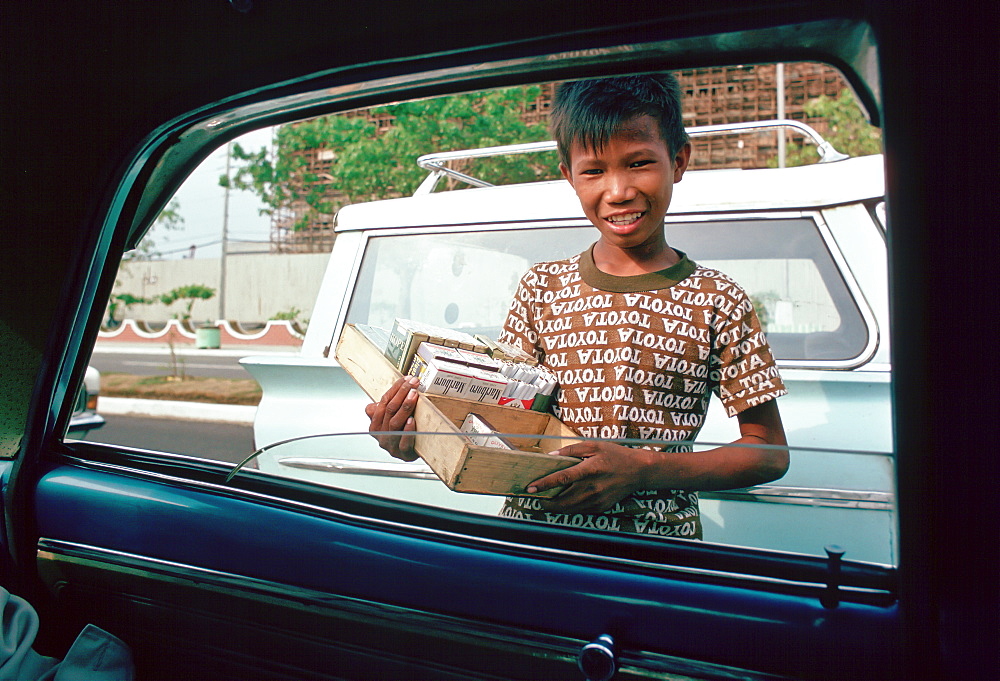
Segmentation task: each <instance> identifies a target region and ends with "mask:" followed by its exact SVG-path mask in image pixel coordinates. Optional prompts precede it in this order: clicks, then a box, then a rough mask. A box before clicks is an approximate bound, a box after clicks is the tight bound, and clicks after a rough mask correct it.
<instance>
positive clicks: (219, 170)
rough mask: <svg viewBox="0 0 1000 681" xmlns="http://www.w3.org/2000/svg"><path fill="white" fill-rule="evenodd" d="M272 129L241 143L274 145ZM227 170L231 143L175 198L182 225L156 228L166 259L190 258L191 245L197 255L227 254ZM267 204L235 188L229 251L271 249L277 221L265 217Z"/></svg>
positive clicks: (231, 196)
mask: <svg viewBox="0 0 1000 681" xmlns="http://www.w3.org/2000/svg"><path fill="white" fill-rule="evenodd" d="M271 130H272V129H271V128H265V129H263V130H255V131H254V132H251V133H247V134H246V135H243V136H242V137H239V138H237V139H236V140H235V141H236V142H238V143H239V144H240V146H242V147H243V148H244V149H248V150H257V149H259V148H261V147H266V146H269V145H270V141H271ZM225 172H226V147H224V146H223V147H222V148H220V149H217V150H216V151H215V152H214V153H213V154H212V155H211V156H209V157H208V158H207V159H205V160H204V161H203V162H202V163H201V165H199V166H198V168H196V169H195V171H194V172H193V173H191V176H190V177H188V179H187V180H185V181H184V184H183V185H181V188H180V189H178V190H177V193H176V194H175V195H174V197H175V198H176V199H177V202H178V204H179V211H178V212H179V213H180V215H181V217H182V218H184V223H183V225H182V226H181V228H180V229H176V230H166V229H164V228H163V227H161V226H159V225H156V226H154V227H153V228H152V229H151V230H150V232H149V235H148V236H147V237H146V238H147V239H149V238H151V239H152V240H153V243H154V249H155V250H156V251H157V252H159V253H160V254H161V257H162V258H164V259H176V258H186V257H189V254H190V247H191V245H192V244H193V245H194V246H196V248H195V258H218V257H219V256H220V255H221V253H222V246H221V242H222V231H223V230H222V228H223V222H224V219H223V216H224V215H225V212H226V211H225V202H226V190H225V189H223V188H222V187H220V186H219V176H220V175H223V174H225ZM261 207H262V204H261V203H260V201H259V200H258V199H257V197H256V196H255V195H254V194H253V193H251V192H246V191H239V190H231V191H230V192H229V225H228V238H229V241H230V243H231V246H230V247H229V249H228V250H229V251H230V252H231V251H233V250H235V249H237V248H239V249H240V250H246V249H252V250H257V249H260V250H261V251H264V252H266V251H267V250H268V241H269V239H270V236H271V219H270V217H268V216H267V215H263V216H262V215H260V214H259V211H260V208H261Z"/></svg>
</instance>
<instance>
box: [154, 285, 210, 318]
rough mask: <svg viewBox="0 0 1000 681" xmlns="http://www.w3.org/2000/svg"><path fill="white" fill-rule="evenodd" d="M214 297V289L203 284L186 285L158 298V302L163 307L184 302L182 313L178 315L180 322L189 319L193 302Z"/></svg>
mask: <svg viewBox="0 0 1000 681" xmlns="http://www.w3.org/2000/svg"><path fill="white" fill-rule="evenodd" d="M213 296H215V289H214V288H212V287H210V286H205V285H203V284H188V285H186V286H178V287H177V288H175V289H172V290H170V291H168V292H166V293H164V294H162V295H161V296H160V302H161V303H163V304H164V305H173V304H174V303H175V302H177V301H179V300H182V301H186V302H185V303H184V311H183V312H182V313H181V314H180V318H181V319H182V320H189V319H191V308H192V307H194V304H195V302H197V301H199V300H208V299H210V298H212V297H213Z"/></svg>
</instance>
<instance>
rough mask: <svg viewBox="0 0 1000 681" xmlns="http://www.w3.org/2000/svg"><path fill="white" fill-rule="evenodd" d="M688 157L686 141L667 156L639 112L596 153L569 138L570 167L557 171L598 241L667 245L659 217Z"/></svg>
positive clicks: (660, 139) (665, 148)
mask: <svg viewBox="0 0 1000 681" xmlns="http://www.w3.org/2000/svg"><path fill="white" fill-rule="evenodd" d="M690 157H691V146H690V145H685V146H684V148H683V149H681V150H680V152H679V153H677V154H676V155H673V154H671V153H670V148H669V147H668V146H667V143H666V142H665V141H664V139H663V137H662V136H661V135H660V130H659V126H658V125H657V122H656V120H655V119H654V118H652V117H651V116H638V117H636V118H634V119H632V120H631V121H629V122H627V123H626V124H625V125H624V126H622V128H621V130H619V131H618V132H617V133H616V134H615V135H613V136H612V137H611V139H609V140H608V143H607V144H606V145H605V146H604V148H603V149H601V150H600V151H597V150H596V149H591V148H588V147H585V146H584V145H583V144H581V143H580V142H579V141H575V142H573V144H572V145H571V146H570V149H569V158H570V165H569V167H568V168H567V167H566V166H565V165H560V169H561V170H562V173H563V177H565V178H566V179H567V180H568V181H569V183H570V184H571V185H573V189H574V190H576V195H577V196H578V197H579V198H580V204H581V205H582V206H583V212H584V213H585V214H586V216H587V218H588V219H589V220H590V221H591V222H592V223H593V224H594V226H595V227H597V229H598V230H599V231H600V232H601V241H603V242H604V243H605V244H607V245H608V246H612V247H616V248H620V249H634V248H643V249H648V248H650V247H652V248H653V250H656V249H657V248H666V240H665V238H664V236H663V217H664V215H666V213H667V208H668V207H669V206H670V199H671V197H672V196H673V189H674V183H675V182H680V180H681V177H682V176H683V175H684V170H685V169H686V168H687V164H688V160H689V159H690ZM658 242H660V243H658Z"/></svg>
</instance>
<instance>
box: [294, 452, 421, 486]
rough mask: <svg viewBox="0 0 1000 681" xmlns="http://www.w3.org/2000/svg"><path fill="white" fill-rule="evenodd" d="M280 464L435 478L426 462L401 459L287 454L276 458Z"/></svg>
mask: <svg viewBox="0 0 1000 681" xmlns="http://www.w3.org/2000/svg"><path fill="white" fill-rule="evenodd" d="M277 461H278V463H279V464H281V465H282V466H288V467H289V468H302V469H305V470H310V471H324V472H327V473H346V474H351V475H382V476H385V477H388V478H415V479H418V480H437V475H435V474H434V471H432V470H431V469H430V468H429V467H428V466H427V464H424V463H404V462H402V461H399V462H395V461H357V460H351V459H317V458H313V457H307V456H288V457H285V458H283V459H278V460H277Z"/></svg>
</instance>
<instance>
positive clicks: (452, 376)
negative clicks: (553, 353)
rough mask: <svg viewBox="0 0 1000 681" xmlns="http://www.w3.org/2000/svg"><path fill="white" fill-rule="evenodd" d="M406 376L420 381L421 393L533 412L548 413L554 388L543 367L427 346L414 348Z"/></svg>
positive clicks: (453, 349)
mask: <svg viewBox="0 0 1000 681" xmlns="http://www.w3.org/2000/svg"><path fill="white" fill-rule="evenodd" d="M409 373H410V375H412V376H416V377H417V378H418V379H420V385H419V386H418V387H417V389H418V390H420V391H421V392H426V393H430V394H433V395H448V396H451V397H459V398H462V399H466V400H473V401H476V402H483V403H485V404H500V405H505V406H511V407H518V408H521V409H532V410H534V411H548V408H549V405H550V403H551V400H552V396H553V394H554V392H555V387H556V378H555V376H554V375H553V374H552V373H551V372H549V371H548V370H547V369H545V368H543V367H539V366H529V365H526V364H515V363H513V362H497V361H495V360H493V359H492V358H490V357H489V356H488V355H486V354H484V353H477V352H472V351H468V350H462V349H460V348H450V347H446V346H442V345H437V344H435V343H428V342H424V343H421V344H420V345H419V347H418V348H417V351H416V353H415V354H414V357H413V361H412V362H411V366H410V371H409Z"/></svg>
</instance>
